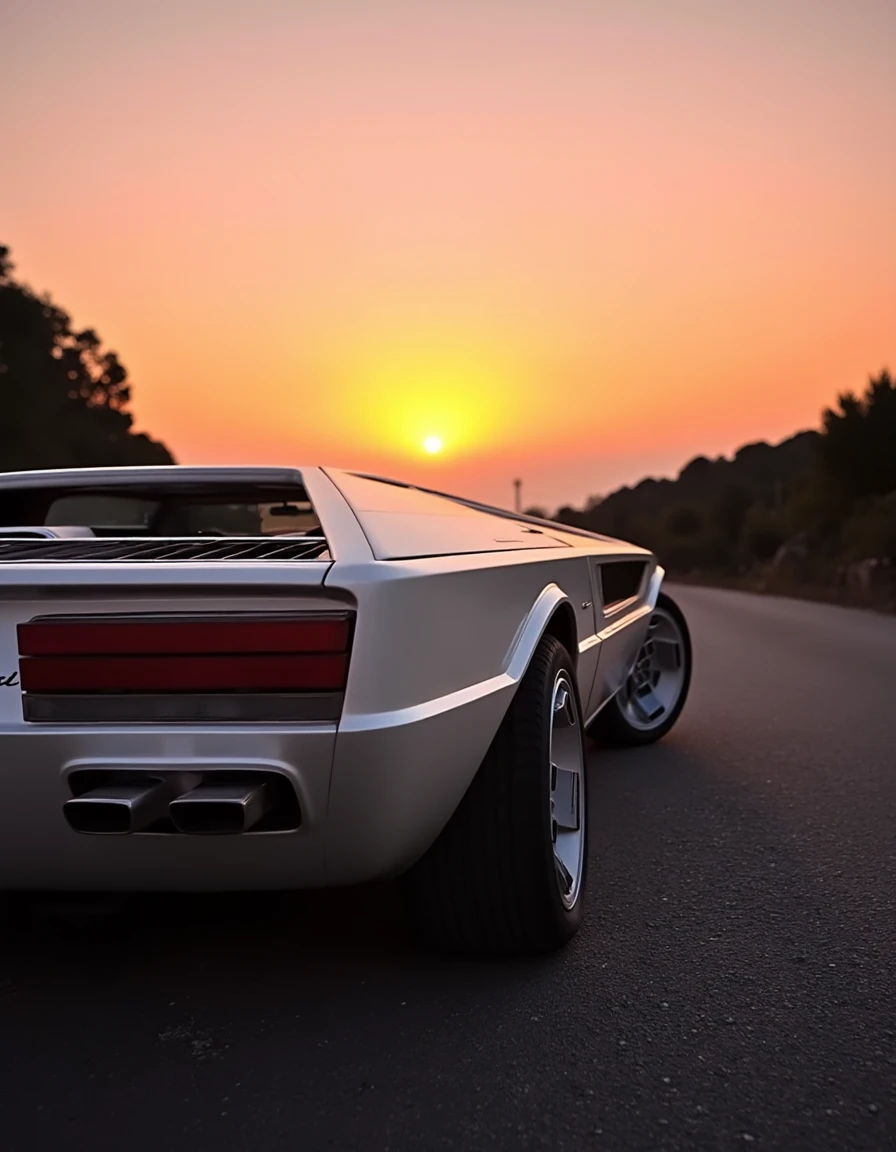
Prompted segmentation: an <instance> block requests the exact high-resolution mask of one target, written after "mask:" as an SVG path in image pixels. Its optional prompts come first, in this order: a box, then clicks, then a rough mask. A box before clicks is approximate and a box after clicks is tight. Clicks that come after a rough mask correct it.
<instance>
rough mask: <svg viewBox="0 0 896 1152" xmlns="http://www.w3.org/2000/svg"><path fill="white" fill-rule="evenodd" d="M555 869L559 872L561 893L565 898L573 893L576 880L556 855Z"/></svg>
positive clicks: (558, 879) (558, 878)
mask: <svg viewBox="0 0 896 1152" xmlns="http://www.w3.org/2000/svg"><path fill="white" fill-rule="evenodd" d="M554 868H555V869H556V871H557V882H558V883H559V885H560V891H561V892H562V893H563V895H564V896H568V895H569V893H570V892H571V891H572V886H573V884H574V883H575V878H574V877H573V875H572V873H571V872H570V870H569V869H568V868H567V867H566V865H565V864H564V863H563V861H562V860H561V859H560V857H559V856H558V855H557V854H556V853H555V854H554Z"/></svg>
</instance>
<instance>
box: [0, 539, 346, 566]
mask: <svg viewBox="0 0 896 1152" xmlns="http://www.w3.org/2000/svg"><path fill="white" fill-rule="evenodd" d="M327 547H328V545H327V541H326V539H325V538H324V537H323V536H302V537H299V538H295V539H288V540H285V539H283V538H276V539H270V540H265V539H259V538H258V537H240V538H233V537H228V538H226V539H221V538H220V537H217V536H216V537H213V538H210V539H208V540H202V539H189V540H186V539H185V540H162V539H146V538H145V537H144V538H141V539H133V540H120V539H115V540H113V539H105V540H103V539H95V540H33V539H31V540H23V539H18V540H11V539H9V538H6V539H0V563H10V562H13V563H14V562H18V563H24V564H30V563H41V564H43V563H65V564H72V563H81V564H91V563H93V564H96V563H102V564H105V563H109V562H117V563H123V564H127V563H142V562H148V561H156V562H159V563H166V564H171V563H175V564H176V563H185V562H190V561H202V562H208V561H218V562H227V561H238V560H315V559H319V558H321V557H322V556H323V555H324V553H326V551H327Z"/></svg>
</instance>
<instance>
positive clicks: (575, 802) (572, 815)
mask: <svg viewBox="0 0 896 1152" xmlns="http://www.w3.org/2000/svg"><path fill="white" fill-rule="evenodd" d="M552 800H553V812H554V819H555V820H556V822H557V827H558V828H559V829H561V830H563V831H564V832H578V830H579V821H580V818H581V817H580V808H581V800H580V788H579V774H578V772H572V771H570V770H569V769H568V768H558V769H557V785H556V787H555V789H554V795H553V797H552Z"/></svg>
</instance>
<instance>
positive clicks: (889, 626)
mask: <svg viewBox="0 0 896 1152" xmlns="http://www.w3.org/2000/svg"><path fill="white" fill-rule="evenodd" d="M680 600H681V602H682V604H683V605H684V606H685V608H686V610H687V612H688V614H689V617H690V620H691V624H692V628H693V632H694V637H695V646H696V660H697V663H696V670H695V675H694V682H693V688H692V695H691V700H690V702H689V705H688V707H687V709H686V711H685V713H684V716H683V717H682V719H681V721H680V723H679V725H678V727H677V728H676V729H675V731H674V732H673V733H672V734H671V735H670V736H669V737H668V738H667V740H666V741H665V742H664V743H663V744H662V745H660V746H658V747H656V748H654V749H649V750H641V751H637V752H627V753H613V754H607V753H596V754H594V756H593V759H592V766H591V771H592V777H591V778H592V800H593V812H592V828H591V830H592V853H593V862H592V874H591V892H590V913H589V916H588V920H587V924H586V925H585V927H584V928H583V930H582V931H581V933H580V934H579V936H578V937H577V938H576V940H575V941H574V942H573V943H572V945H571V946H570V947H569V948H568V949H567V950H566V951H565V952H564V953H562V954H560V955H557V956H554V957H551V958H549V959H543V960H539V961H537V962H525V963H523V962H517V963H514V964H511V965H506V964H501V963H494V962H491V963H481V962H476V963H470V962H457V961H456V962H448V961H445V960H442V959H437V958H433V957H431V956H428V955H425V954H421V953H420V952H419V951H418V950H417V949H416V948H415V947H414V945H413V943H412V942H411V941H410V940H409V939H408V937H407V935H406V933H405V931H404V929H403V926H402V922H401V918H400V914H399V912H398V909H397V906H396V905H395V902H394V896H393V893H392V891H391V890H390V889H389V888H383V889H382V890H376V891H365V892H355V893H352V894H350V895H349V896H345V895H343V896H339V897H337V896H335V895H325V896H318V895H314V896H308V897H304V896H303V897H299V898H296V897H289V898H281V899H264V900H258V899H254V898H248V899H247V898H241V899H222V898H215V899H201V900H195V899H194V900H184V899H180V900H171V899H164V900H163V899H158V898H154V899H143V900H137V901H134V902H133V903H131V904H130V905H129V906H128V907H126V908H125V909H114V908H113V909H107V908H105V907H103V906H101V907H99V908H97V909H94V908H93V907H92V906H90V905H88V906H85V907H78V906H75V907H69V906H67V905H62V906H58V907H57V906H55V905H52V904H51V905H44V904H40V905H38V906H36V907H35V908H33V909H32V911H31V917H30V919H29V920H27V921H26V922H25V923H24V924H16V923H9V924H8V925H7V927H6V929H5V933H4V942H3V947H2V952H0V1055H2V1067H3V1080H2V1082H0V1083H2V1090H0V1134H2V1135H0V1148H2V1149H5V1150H8V1152H21V1150H30V1149H63V1148H64V1149H66V1150H73V1149H89V1150H91V1152H103V1150H106V1149H109V1150H112V1149H114V1150H116V1152H122V1150H124V1152H127V1150H132V1149H133V1150H142V1149H153V1150H159V1149H165V1150H175V1149H176V1150H179V1149H191V1150H202V1152H204V1150H206V1149H210V1150H214V1152H230V1150H236V1149H246V1150H249V1152H266V1150H268V1149H284V1150H285V1149H289V1150H290V1152H304V1150H316V1149H339V1150H343V1149H346V1150H347V1149H365V1150H367V1149H371V1150H385V1149H415V1150H416V1149H420V1150H425V1152H437V1150H438V1149H453V1148H457V1149H470V1150H474V1149H493V1148H501V1149H534V1148H551V1149H562V1148H583V1147H588V1148H595V1149H601V1148H603V1149H679V1148H681V1149H690V1148H699V1149H701V1150H709V1149H740V1148H743V1147H750V1148H756V1149H760V1148H775V1149H788V1150H794V1149H807V1150H808V1149H811V1150H812V1152H822V1150H826V1149H831V1150H835V1149H836V1150H837V1152H847V1150H851V1149H860V1148H861V1149H875V1150H881V1149H884V1148H889V1147H894V1146H896V910H894V902H896V752H894V744H896V619H893V618H884V617H879V616H876V615H873V614H870V613H868V614H865V613H861V612H856V611H850V610H843V609H837V608H831V607H824V606H818V605H812V604H800V603H796V602H790V601H783V600H771V599H768V600H766V599H760V598H751V597H749V596H745V595H738V594H734V593H726V592H716V591H711V590H699V591H698V590H690V589H686V590H681V591H680Z"/></svg>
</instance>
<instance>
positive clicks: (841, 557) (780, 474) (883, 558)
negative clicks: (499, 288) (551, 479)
mask: <svg viewBox="0 0 896 1152" xmlns="http://www.w3.org/2000/svg"><path fill="white" fill-rule="evenodd" d="M554 519H556V520H559V521H560V522H562V523H565V524H574V525H578V526H580V527H583V528H587V529H589V530H590V531H593V532H603V533H607V534H608V535H611V536H620V537H623V538H625V539H627V540H632V541H633V542H635V543H637V544H641V545H643V546H644V547H647V548H650V549H652V550H653V551H655V552H656V553H657V554H658V556H659V557H660V560H661V562H662V563H663V565H664V566H665V567H666V568H667V570H668V572H669V574H670V576H673V577H675V578H677V579H679V580H687V581H692V582H702V583H710V584H719V585H727V586H730V587H741V588H746V589H750V590H753V591H765V592H772V593H777V594H782V595H800V596H807V597H812V598H819V599H824V600H834V601H840V602H843V603H847V604H867V605H874V606H877V607H881V608H889V609H891V610H893V609H896V382H894V380H893V378H892V377H891V375H890V373H889V372H888V371H886V370H884V371H881V372H880V373H879V374H878V375H877V376H875V377H872V378H871V379H870V380H869V382H868V384H867V386H866V388H865V390H864V392H863V393H862V394H860V395H857V394H856V393H853V392H848V393H844V394H843V395H841V396H839V397H838V399H837V402H836V404H835V405H834V406H833V407H831V408H828V409H826V410H825V411H824V413H823V416H822V423H821V427H820V428H819V429H818V430H816V431H806V432H800V433H799V434H797V435H796V436H792V437H791V438H790V439H788V440H785V441H783V443H780V444H776V445H771V444H766V443H762V442H760V443H755V444H746V445H744V447H743V448H741V449H740V450H739V451H738V452H736V453H735V454H734V457H733V458H731V459H728V458H725V457H719V458H717V459H715V460H710V459H708V458H706V457H704V456H700V457H697V458H696V459H695V460H692V461H691V462H690V463H689V464H687V465H686V466H685V467H684V468H683V469H682V470H681V472H680V473H679V475H678V477H677V478H676V479H674V480H654V479H646V480H642V481H641V483H640V484H636V485H635V486H634V487H625V488H620V489H619V490H618V491H616V492H613V493H611V494H610V495H609V496H607V497H605V498H603V499H593V500H592V501H590V503H589V504H588V506H587V507H586V508H583V509H576V508H570V507H564V508H561V509H559V511H558V512H556V514H555V516H554Z"/></svg>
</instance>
